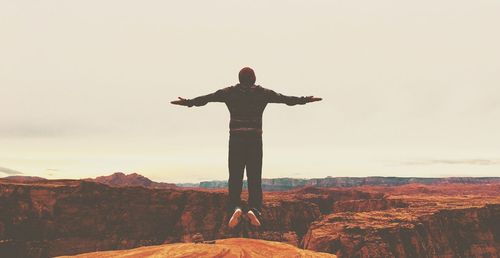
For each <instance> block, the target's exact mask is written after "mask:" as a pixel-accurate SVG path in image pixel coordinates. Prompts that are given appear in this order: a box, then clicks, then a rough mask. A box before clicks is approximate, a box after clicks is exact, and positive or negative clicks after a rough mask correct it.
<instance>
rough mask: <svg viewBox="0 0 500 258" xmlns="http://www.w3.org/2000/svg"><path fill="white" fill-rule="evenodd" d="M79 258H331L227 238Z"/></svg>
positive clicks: (254, 240)
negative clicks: (211, 241)
mask: <svg viewBox="0 0 500 258" xmlns="http://www.w3.org/2000/svg"><path fill="white" fill-rule="evenodd" d="M63 257H75V258H78V257H81V258H115V257H127V258H139V257H140V258H145V257H169V258H176V257H177V258H181V257H182V258H203V257H205V258H208V257H220V258H229V257H242V258H269V257H282V258H289V257H297V258H298V257H308V258H320V257H321V258H323V257H324V258H335V257H337V256H335V255H333V254H327V253H320V252H313V251H309V250H302V249H299V248H297V247H294V246H292V245H288V244H284V243H278V242H271V241H264V240H256V239H248V238H229V239H222V240H217V241H216V242H215V244H193V243H178V244H166V245H157V246H147V247H140V248H135V249H131V250H121V251H107V252H94V253H86V254H81V255H75V256H61V257H59V258H63Z"/></svg>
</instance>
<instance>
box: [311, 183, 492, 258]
mask: <svg viewBox="0 0 500 258" xmlns="http://www.w3.org/2000/svg"><path fill="white" fill-rule="evenodd" d="M418 187H419V188H421V187H423V186H418ZM497 187H498V186H482V188H483V189H479V187H476V186H472V187H471V186H464V185H454V186H453V187H450V186H448V187H446V188H455V189H456V190H455V191H446V190H447V189H443V190H441V191H439V189H438V188H437V187H429V188H426V189H427V190H428V191H425V192H431V193H433V194H428V193H427V194H419V195H408V194H407V193H408V192H414V190H415V187H410V188H409V189H407V191H405V190H404V189H403V190H402V189H401V188H399V189H397V190H395V189H393V191H390V190H389V191H388V192H393V193H394V192H398V193H399V195H392V196H390V198H389V199H386V200H384V201H382V203H386V202H389V203H393V204H396V206H395V207H389V208H388V209H386V208H387V207H385V204H384V205H383V206H384V207H383V209H381V210H373V209H371V208H369V209H363V207H364V206H365V204H364V203H365V201H364V200H359V201H347V202H339V203H337V204H336V205H334V206H341V207H342V209H339V213H332V214H329V215H326V216H324V217H323V218H322V219H320V220H318V221H316V222H314V223H312V224H311V226H310V228H309V231H308V232H307V234H306V235H305V236H304V238H303V242H302V247H304V248H307V249H310V250H315V251H322V252H329V253H335V254H337V255H338V257H498V255H499V253H500V196H499V195H498V193H499V192H496V194H493V195H488V194H489V193H491V192H490V189H488V188H493V189H497ZM394 190H395V191H394ZM456 192H460V193H464V192H465V193H468V194H459V195H453V193H456ZM472 193H475V194H472ZM345 203H348V205H347V206H346V205H345ZM354 204H362V205H361V207H360V206H357V207H356V205H354ZM375 206H376V205H375ZM398 206H399V207H398Z"/></svg>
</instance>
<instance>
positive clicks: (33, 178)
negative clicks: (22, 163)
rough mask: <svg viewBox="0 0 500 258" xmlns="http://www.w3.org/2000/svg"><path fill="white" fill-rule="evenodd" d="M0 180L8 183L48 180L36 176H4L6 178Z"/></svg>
mask: <svg viewBox="0 0 500 258" xmlns="http://www.w3.org/2000/svg"><path fill="white" fill-rule="evenodd" d="M0 179H6V180H9V181H15V182H35V181H45V180H48V179H46V178H43V177H38V176H6V177H2V178H0Z"/></svg>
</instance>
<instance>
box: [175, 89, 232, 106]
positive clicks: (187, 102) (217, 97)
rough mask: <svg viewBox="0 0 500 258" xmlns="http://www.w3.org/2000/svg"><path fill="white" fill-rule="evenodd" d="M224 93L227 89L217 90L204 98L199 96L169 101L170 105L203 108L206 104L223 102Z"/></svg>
mask: <svg viewBox="0 0 500 258" xmlns="http://www.w3.org/2000/svg"><path fill="white" fill-rule="evenodd" d="M226 92H227V88H225V89H221V90H218V91H216V92H214V93H211V94H208V95H204V96H199V97H196V98H194V99H185V98H181V97H178V100H174V101H171V102H170V103H172V104H174V105H181V106H187V107H192V106H197V107H199V106H204V105H206V104H207V103H208V102H225V101H226Z"/></svg>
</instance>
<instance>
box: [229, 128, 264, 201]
mask: <svg viewBox="0 0 500 258" xmlns="http://www.w3.org/2000/svg"><path fill="white" fill-rule="evenodd" d="M245 167H246V170H247V182H248V195H249V196H248V206H249V208H250V209H251V208H256V209H258V210H260V209H261V206H262V185H261V181H262V135H260V134H258V135H257V134H231V135H230V137H229V184H228V187H229V209H231V210H232V209H234V208H235V207H236V206H240V202H241V199H240V196H241V189H242V187H243V174H244V169H245Z"/></svg>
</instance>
